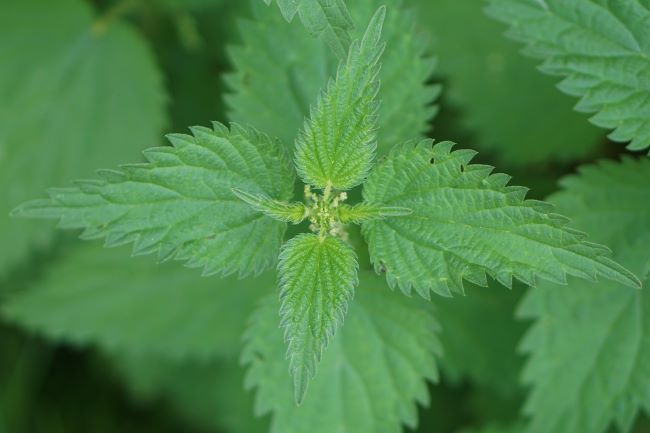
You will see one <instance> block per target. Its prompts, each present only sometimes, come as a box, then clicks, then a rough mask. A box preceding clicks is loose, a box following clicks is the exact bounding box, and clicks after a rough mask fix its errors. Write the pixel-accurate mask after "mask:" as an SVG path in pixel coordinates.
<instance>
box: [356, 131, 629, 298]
mask: <svg viewBox="0 0 650 433" xmlns="http://www.w3.org/2000/svg"><path fill="white" fill-rule="evenodd" d="M452 146H453V143H450V142H442V143H438V144H436V145H435V146H433V147H432V142H431V141H430V140H424V141H421V142H420V143H418V144H417V145H414V144H412V143H409V144H406V145H402V146H399V147H396V148H395V150H394V151H393V152H392V154H391V155H390V156H389V157H388V158H386V160H385V161H384V162H383V163H382V164H381V165H379V166H378V167H377V168H376V169H375V170H374V171H373V173H372V175H371V176H370V178H369V179H368V182H367V183H366V184H365V185H364V190H363V195H364V198H365V200H366V201H367V202H368V203H370V204H377V205H382V206H400V207H406V208H409V209H412V210H413V213H412V214H411V215H408V216H402V217H398V218H388V219H385V220H375V221H370V222H367V223H365V224H364V225H363V234H364V236H365V238H366V239H367V241H368V244H369V249H370V258H371V260H372V262H373V263H374V265H375V269H376V270H377V271H378V272H385V273H386V277H387V278H388V282H389V284H390V285H391V286H398V287H399V288H400V289H401V290H402V291H403V292H404V293H407V294H409V293H410V292H411V289H412V288H415V290H416V291H417V292H418V293H419V294H420V295H422V296H424V297H428V296H429V291H430V290H432V291H434V292H436V293H438V294H441V295H444V296H451V293H452V292H457V293H462V291H463V283H462V281H463V279H465V280H468V281H469V282H472V283H474V284H478V285H481V286H485V285H486V284H487V283H486V273H487V274H489V275H490V276H492V277H493V278H495V279H496V280H497V281H499V282H500V283H501V284H503V285H505V286H507V287H511V286H512V278H513V277H515V278H517V279H519V280H520V281H522V282H524V283H526V284H528V285H535V283H536V280H537V278H538V277H539V278H542V279H545V280H549V281H553V282H557V283H561V284H564V283H566V276H567V274H568V275H575V276H579V277H582V278H587V279H590V280H595V279H596V278H597V277H599V276H602V277H605V278H608V279H611V280H615V281H618V282H621V283H623V284H627V285H630V286H633V287H637V286H639V284H640V283H639V281H638V279H637V278H636V277H635V276H634V275H633V274H632V273H630V272H629V271H627V270H626V269H625V268H623V267H622V266H620V265H618V264H616V263H615V262H613V261H612V260H610V259H609V258H607V257H606V254H607V253H608V251H609V250H608V249H607V248H606V247H603V246H601V245H596V244H592V243H590V242H586V241H585V237H586V235H585V234H583V233H581V232H577V231H575V230H572V229H569V228H567V227H566V223H567V219H566V218H564V217H562V216H560V215H557V214H554V213H551V207H552V206H550V205H548V204H547V203H543V202H539V201H534V200H524V197H525V195H526V192H527V189H526V188H523V187H517V186H506V185H507V183H508V181H509V180H510V178H509V176H506V175H504V174H494V175H491V174H490V173H491V172H492V169H493V167H490V166H485V165H477V164H475V165H470V164H469V162H470V160H471V159H472V158H473V157H474V155H475V154H476V153H475V152H473V151H471V150H459V151H455V152H452V151H451V148H452Z"/></svg>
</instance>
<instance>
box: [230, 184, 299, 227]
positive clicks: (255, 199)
mask: <svg viewBox="0 0 650 433" xmlns="http://www.w3.org/2000/svg"><path fill="white" fill-rule="evenodd" d="M232 192H233V193H235V195H236V196H237V197H239V199H240V200H242V201H244V202H245V203H247V204H248V205H249V206H250V207H252V208H253V209H255V210H256V211H258V212H262V213H264V214H265V215H268V216H270V217H271V218H274V219H276V220H278V221H284V222H287V223H292V224H300V223H301V222H302V221H303V220H304V219H305V218H306V217H307V208H306V207H305V205H304V204H303V203H298V202H294V203H285V202H282V201H278V200H273V199H272V198H270V197H269V196H266V195H259V194H258V195H255V194H250V193H248V192H245V191H242V190H240V189H237V188H233V190H232Z"/></svg>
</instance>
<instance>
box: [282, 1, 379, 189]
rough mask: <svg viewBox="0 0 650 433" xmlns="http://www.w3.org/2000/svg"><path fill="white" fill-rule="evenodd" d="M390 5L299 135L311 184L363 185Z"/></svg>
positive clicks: (299, 152) (302, 165) (302, 170)
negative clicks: (382, 31) (383, 32)
mask: <svg viewBox="0 0 650 433" xmlns="http://www.w3.org/2000/svg"><path fill="white" fill-rule="evenodd" d="M385 15H386V8H385V7H381V8H379V10H377V12H376V13H375V15H374V16H373V17H372V19H371V20H370V24H368V29H367V30H366V33H365V34H364V35H363V38H361V40H360V41H354V42H353V43H352V45H351V46H350V52H349V54H348V58H347V60H346V61H345V62H343V63H341V65H340V67H339V69H338V72H337V74H336V78H335V79H333V80H330V82H329V83H328V85H327V89H326V90H325V91H324V92H323V93H322V94H321V95H320V97H319V98H318V102H317V103H316V106H315V107H313V108H312V110H311V116H310V119H309V120H307V121H306V122H305V126H304V129H303V130H302V131H301V132H300V134H299V136H298V139H297V140H296V156H295V160H296V168H297V170H298V174H299V175H300V177H301V178H302V180H303V181H304V182H305V183H306V184H310V185H314V186H316V187H318V188H325V187H327V186H330V187H333V188H334V189H338V190H346V189H350V188H352V187H354V186H357V185H359V184H360V183H361V182H362V181H363V180H364V179H365V178H366V176H367V174H368V171H369V170H370V167H371V164H372V158H373V156H374V153H375V148H376V147H377V143H376V138H377V137H376V129H377V109H378V106H379V102H378V100H377V92H378V91H379V69H380V63H379V58H380V56H381V53H382V51H383V49H384V44H381V43H380V42H379V39H380V36H381V28H382V25H383V23H384V17H385Z"/></svg>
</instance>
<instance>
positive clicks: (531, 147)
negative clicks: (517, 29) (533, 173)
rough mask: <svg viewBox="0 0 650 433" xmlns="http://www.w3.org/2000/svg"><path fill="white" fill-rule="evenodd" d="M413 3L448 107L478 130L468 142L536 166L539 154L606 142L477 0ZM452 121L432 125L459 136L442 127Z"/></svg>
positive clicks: (558, 156) (571, 153)
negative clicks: (441, 79) (436, 62)
mask: <svg viewBox="0 0 650 433" xmlns="http://www.w3.org/2000/svg"><path fill="white" fill-rule="evenodd" d="M415 4H416V7H417V8H418V11H419V12H420V14H421V15H420V18H421V22H422V24H423V25H426V26H427V27H426V29H427V30H429V31H430V32H431V33H432V34H433V38H432V39H433V40H432V49H433V51H434V52H435V53H436V55H437V56H438V58H439V60H440V61H439V65H440V66H439V74H441V75H442V76H443V77H444V82H445V98H446V101H447V104H446V106H445V110H446V113H447V114H448V115H449V114H450V113H453V114H454V115H456V116H457V119H458V122H459V126H461V127H462V129H463V131H469V132H470V133H471V134H472V137H474V136H475V137H476V139H475V141H473V142H472V148H475V149H477V150H479V151H481V152H483V151H485V152H490V153H491V154H493V155H494V157H496V158H498V160H499V161H501V162H502V163H504V164H509V165H513V166H516V164H519V165H524V164H525V165H530V166H533V167H536V165H535V164H536V163H538V162H540V161H567V160H569V161H570V160H574V159H576V158H579V157H580V158H584V157H588V156H589V155H590V152H592V151H593V150H594V149H595V148H596V147H597V146H598V145H599V144H602V143H603V142H604V135H605V134H604V132H603V131H602V130H601V129H599V128H597V127H596V126H594V125H592V124H590V123H589V122H587V121H586V120H587V116H586V115H584V114H583V113H577V112H575V111H574V110H573V105H574V103H575V102H574V99H573V98H572V97H570V96H568V95H564V94H563V93H561V92H555V91H553V89H552V88H553V85H554V82H555V78H554V77H549V76H547V75H544V74H540V73H539V71H537V70H536V69H535V65H536V60H534V59H531V58H528V57H525V56H522V55H520V54H519V52H518V51H519V45H518V44H517V43H516V42H515V41H512V40H510V39H508V38H504V37H503V34H502V33H503V32H504V26H503V25H502V24H501V23H498V22H495V21H494V20H492V19H490V17H488V16H486V15H485V13H484V12H483V7H484V2H483V1H448V0H429V1H417V2H415ZM459 23H462V25H459ZM468 29H472V30H471V31H468ZM447 119H448V120H453V119H454V118H453V117H448V118H447ZM450 124H452V125H453V123H452V122H450V121H447V122H445V124H441V125H439V126H440V128H443V129H445V131H444V132H445V133H444V134H443V133H442V131H437V134H438V136H440V135H444V136H445V137H446V138H447V139H455V138H458V139H459V140H460V139H461V138H462V139H463V140H464V137H462V136H460V135H461V134H458V133H456V131H455V130H452V129H450V130H449V132H447V128H449V125H450ZM491 156H492V155H491Z"/></svg>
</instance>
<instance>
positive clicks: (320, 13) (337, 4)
mask: <svg viewBox="0 0 650 433" xmlns="http://www.w3.org/2000/svg"><path fill="white" fill-rule="evenodd" d="M272 1H273V0H264V2H265V3H266V4H267V5H270V4H271V2H272ZM275 1H276V3H277V5H278V7H279V8H280V12H282V16H284V18H285V19H286V20H287V21H288V22H291V21H292V20H293V18H294V16H295V15H296V14H298V16H299V17H300V21H302V23H303V25H304V26H305V28H307V31H309V33H311V34H312V35H313V36H316V37H322V38H323V40H324V41H325V42H327V44H328V45H329V46H330V47H331V48H332V50H333V51H334V53H335V54H336V55H337V56H338V57H340V58H344V57H345V53H346V52H347V50H348V46H349V45H350V31H351V30H352V29H353V28H354V24H353V22H352V17H351V16H350V13H349V12H348V10H347V7H346V6H345V2H344V0H275Z"/></svg>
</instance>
